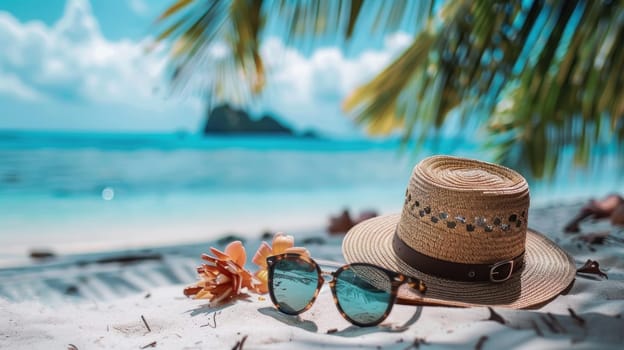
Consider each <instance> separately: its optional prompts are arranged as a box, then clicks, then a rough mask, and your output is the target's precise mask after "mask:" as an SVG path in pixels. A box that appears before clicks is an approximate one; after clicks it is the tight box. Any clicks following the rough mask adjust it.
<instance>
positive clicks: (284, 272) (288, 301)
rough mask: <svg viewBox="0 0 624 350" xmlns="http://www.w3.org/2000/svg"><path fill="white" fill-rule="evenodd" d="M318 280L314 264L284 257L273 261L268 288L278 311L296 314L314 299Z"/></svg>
mask: <svg viewBox="0 0 624 350" xmlns="http://www.w3.org/2000/svg"><path fill="white" fill-rule="evenodd" d="M318 282H319V274H318V271H317V269H316V266H315V265H314V264H312V263H309V262H307V261H305V260H302V259H299V258H296V257H286V258H283V259H280V260H278V261H277V262H275V265H274V266H273V280H272V283H271V285H270V286H269V288H270V292H271V295H272V296H273V301H274V302H275V303H276V304H277V305H278V308H279V309H280V311H282V312H284V313H287V314H293V315H296V314H298V313H300V312H302V311H303V310H304V309H305V307H306V306H308V304H310V302H311V301H312V299H314V294H315V292H316V289H317V287H318Z"/></svg>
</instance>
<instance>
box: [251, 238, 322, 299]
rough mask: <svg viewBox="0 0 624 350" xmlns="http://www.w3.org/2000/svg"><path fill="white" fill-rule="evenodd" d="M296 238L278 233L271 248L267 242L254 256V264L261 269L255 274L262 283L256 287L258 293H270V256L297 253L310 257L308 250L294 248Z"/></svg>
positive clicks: (263, 243) (262, 244) (261, 245)
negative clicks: (268, 263) (267, 261)
mask: <svg viewBox="0 0 624 350" xmlns="http://www.w3.org/2000/svg"><path fill="white" fill-rule="evenodd" d="M294 245H295V238H294V237H293V236H289V235H285V234H283V233H282V232H278V233H276V234H275V236H273V243H272V246H270V245H269V244H268V243H267V242H264V241H263V242H262V243H261V244H260V247H259V248H258V251H256V254H255V255H254V257H253V259H252V261H253V263H254V264H256V265H258V267H259V268H260V269H259V270H258V271H256V273H254V277H255V278H256V279H257V280H258V282H259V283H260V284H259V285H257V286H256V291H257V292H258V293H267V292H268V291H269V286H268V280H269V272H268V270H267V268H268V267H267V263H266V259H267V258H268V257H269V256H273V255H279V254H284V253H297V254H301V255H306V256H309V255H310V253H309V252H308V250H307V249H306V248H303V247H294Z"/></svg>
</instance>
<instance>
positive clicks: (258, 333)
mask: <svg viewBox="0 0 624 350" xmlns="http://www.w3.org/2000/svg"><path fill="white" fill-rule="evenodd" d="M181 288H182V286H170V287H161V288H159V289H157V290H153V291H151V292H150V294H151V295H150V297H149V298H145V297H144V295H143V294H142V295H135V296H132V297H128V298H124V299H121V300H117V301H114V302H106V303H95V302H86V303H77V304H65V305H59V306H55V307H51V306H47V305H42V304H40V303H38V302H22V303H8V302H6V301H2V302H0V310H2V311H0V313H1V314H2V316H1V317H0V348H2V349H65V348H66V347H67V346H68V344H74V345H75V346H76V347H77V348H78V349H137V348H140V347H141V346H145V345H147V344H150V343H152V342H156V348H157V349H182V348H186V349H231V348H232V347H233V346H234V345H235V344H236V342H237V341H239V340H241V339H242V338H243V337H244V336H247V338H246V341H245V344H244V348H245V349H256V348H272V349H275V348H284V349H301V348H305V349H312V348H323V347H325V348H339V347H340V348H350V347H354V348H355V347H363V348H379V347H381V348H384V349H386V348H396V349H405V348H408V347H409V345H410V344H411V343H413V342H414V340H415V339H416V338H424V339H426V342H427V346H423V347H424V348H456V347H458V346H459V347H466V348H473V347H474V346H475V345H476V343H477V342H478V341H479V339H480V338H481V337H482V336H487V337H488V339H487V340H486V341H485V343H484V349H501V348H527V349H543V348H561V349H565V348H583V349H598V348H601V349H605V348H613V349H616V348H621V345H622V344H623V343H624V332H622V331H623V330H624V318H623V317H624V315H623V313H624V288H623V282H622V280H621V279H620V280H619V281H613V280H611V281H608V282H606V281H594V280H588V279H579V280H578V281H577V283H576V285H575V286H574V288H573V289H572V291H571V293H570V294H569V295H566V296H560V297H559V298H557V299H556V300H555V301H554V302H552V303H551V304H549V305H548V306H546V307H545V308H543V309H541V310H538V311H510V310H497V311H498V312H499V313H500V314H501V315H502V316H503V318H505V319H506V320H507V321H508V324H507V325H501V324H499V323H497V322H494V321H486V319H487V318H488V316H489V311H488V310H487V309H486V308H472V309H453V308H439V307H410V306H403V305H397V306H395V308H394V309H393V311H392V313H391V315H390V317H389V318H388V319H387V320H386V322H385V323H384V325H383V326H381V327H372V328H359V327H355V326H351V325H350V324H349V323H348V322H346V321H345V320H343V319H342V318H341V316H340V315H339V314H338V312H337V311H336V309H335V308H334V306H333V302H332V300H331V295H330V293H329V290H328V289H324V290H323V292H322V293H321V295H320V296H319V299H318V300H317V303H316V304H315V306H314V307H313V308H312V309H311V310H309V311H308V312H306V313H304V314H302V315H301V317H299V318H297V317H292V316H285V315H282V314H280V313H278V312H277V311H276V310H275V309H274V308H273V306H272V305H271V303H270V301H269V300H268V298H264V299H265V300H259V298H258V297H257V296H255V295H254V296H252V297H250V298H249V299H248V300H239V301H237V302H236V303H234V304H232V305H228V306H226V307H223V308H221V309H211V308H208V307H206V303H205V302H203V301H199V300H190V299H186V298H185V297H183V296H182V295H181ZM567 308H572V309H574V310H575V311H576V313H577V314H578V315H579V316H580V317H581V318H583V319H584V321H585V324H584V325H580V324H579V323H577V322H576V321H575V319H574V318H572V317H571V316H570V314H569V312H568V310H567ZM549 312H550V313H552V314H553V315H554V317H555V318H556V319H557V322H558V325H557V327H561V328H560V329H559V330H558V332H559V333H555V332H554V331H553V330H551V329H549V327H548V326H547V324H546V321H544V320H545V319H547V318H549V317H550V316H548V315H547V313H549ZM141 315H143V316H144V317H145V320H146V321H147V323H148V325H149V327H150V329H151V331H148V330H147V328H146V326H145V325H144V324H143V321H142V320H141ZM532 322H535V324H536V326H537V327H538V328H539V331H540V332H541V333H542V334H543V335H538V334H537V331H536V330H535V329H534V328H533V325H532ZM401 326H406V328H405V329H402V328H400V327H401ZM392 327H394V328H392ZM332 329H335V330H337V331H336V332H335V333H332V334H327V332H328V331H329V330H332Z"/></svg>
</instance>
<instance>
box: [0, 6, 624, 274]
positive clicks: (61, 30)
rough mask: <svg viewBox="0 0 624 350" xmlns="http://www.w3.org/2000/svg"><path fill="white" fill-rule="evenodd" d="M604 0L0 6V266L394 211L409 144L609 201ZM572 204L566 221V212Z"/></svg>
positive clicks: (411, 160)
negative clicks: (31, 256) (35, 254)
mask: <svg viewBox="0 0 624 350" xmlns="http://www.w3.org/2000/svg"><path fill="white" fill-rule="evenodd" d="M623 8H624V6H622V1H566V2H560V3H559V2H550V1H537V0H536V1H509V2H508V1H504V2H498V1H474V2H473V1H453V2H444V1H438V2H428V1H388V2H381V1H372V2H371V1H301V2H291V1H285V0H284V1H278V0H275V1H237V0H232V1H209V0H203V1H199V0H196V1H191V0H178V1H176V0H150V1H147V0H127V1H126V0H91V1H89V0H48V1H37V0H3V1H2V2H0V47H1V48H2V49H1V50H0V263H8V262H10V261H14V260H15V259H17V258H19V257H23V256H25V255H26V254H27V252H28V251H30V250H32V249H40V248H42V249H51V250H53V251H55V252H60V253H72V252H89V251H98V250H105V249H125V248H132V247H143V246H157V245H165V244H180V243H190V242H196V241H206V240H211V239H216V238H218V237H222V236H226V235H233V234H234V235H237V236H242V237H258V236H260V234H261V233H262V232H265V231H271V232H273V231H287V232H291V233H296V232H318V233H319V234H320V233H324V232H325V230H326V227H327V225H328V222H329V216H330V215H337V214H339V213H340V212H342V210H343V209H349V210H350V213H351V215H352V216H353V217H356V216H357V215H358V213H360V212H361V211H369V210H372V211H375V212H376V213H392V212H399V211H400V209H401V205H402V202H403V194H404V191H405V186H406V184H407V181H408V179H409V176H410V172H411V169H412V168H413V166H414V165H415V164H416V163H417V162H418V161H419V160H420V159H422V158H423V157H425V156H427V155H431V154H452V155H459V156H466V157H471V158H477V159H481V160H486V161H496V162H500V163H502V164H505V165H508V166H510V167H513V168H514V169H516V170H518V171H519V172H520V173H522V174H523V175H524V176H525V177H527V179H529V181H530V186H531V197H532V198H531V200H532V206H533V207H540V206H557V205H561V204H562V203H578V202H584V201H586V200H587V199H588V198H590V197H594V198H596V197H601V196H604V195H606V194H608V193H612V192H618V191H619V192H620V193H621V192H622V190H623V189H624V171H622V169H623V168H622V146H623V145H624V143H623V141H622V140H623V139H624V119H623V118H622V116H623V115H624V86H623V85H624V76H623V73H622V72H624V65H623V62H624V45H622V44H623V43H624V36H623V33H624V29H623V28H624V12H623ZM574 214H575V213H570V217H572V216H573V215H574Z"/></svg>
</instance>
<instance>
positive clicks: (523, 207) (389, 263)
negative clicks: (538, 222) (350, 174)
mask: <svg viewBox="0 0 624 350" xmlns="http://www.w3.org/2000/svg"><path fill="white" fill-rule="evenodd" d="M528 209H529V187H528V184H527V182H526V180H525V179H524V178H523V177H522V176H521V175H520V174H518V173H517V172H515V171H513V170H511V169H508V168H505V167H502V166H499V165H495V164H491V163H485V162H481V161H476V160H470V159H463V158H456V157H448V156H435V157H430V158H426V159H424V160H422V161H421V162H420V163H419V164H418V165H416V167H415V168H414V170H413V172H412V177H411V179H410V182H409V185H408V187H407V191H406V192H405V202H404V204H403V211H402V213H401V214H400V215H398V214H395V215H387V216H380V217H376V218H373V219H369V220H366V221H364V222H362V223H360V224H358V225H356V226H354V227H353V228H352V229H351V230H350V231H349V232H348V233H347V236H346V237H345V239H344V242H343V245H342V251H343V254H344V256H345V259H346V260H347V262H349V263H353V262H367V263H372V264H375V265H378V266H382V267H385V268H387V269H389V270H393V271H398V272H401V273H403V274H407V275H411V276H414V277H418V278H420V279H422V280H424V281H425V283H426V284H427V287H428V289H427V292H426V293H425V295H424V297H423V296H421V295H418V294H416V293H413V292H410V291H409V289H403V290H401V291H400V294H399V297H400V298H402V300H401V301H403V302H407V303H409V302H414V303H421V302H429V303H436V304H439V303H441V304H444V305H451V306H482V305H491V306H498V307H508V308H527V307H535V306H537V305H540V304H543V303H545V302H546V301H549V300H550V299H552V298H554V297H556V296H557V295H559V293H561V292H562V291H563V290H564V289H566V287H568V286H569V285H570V283H571V282H572V281H573V279H574V275H575V272H576V269H575V266H574V261H573V260H572V258H571V257H570V256H569V255H568V254H567V253H566V252H565V251H563V250H562V249H561V248H559V247H558V246H557V245H556V244H555V243H553V242H552V241H550V240H549V239H548V238H546V237H544V236H543V235H542V234H540V233H538V232H536V231H533V230H531V229H529V228H527V222H528Z"/></svg>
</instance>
